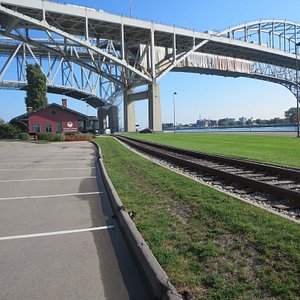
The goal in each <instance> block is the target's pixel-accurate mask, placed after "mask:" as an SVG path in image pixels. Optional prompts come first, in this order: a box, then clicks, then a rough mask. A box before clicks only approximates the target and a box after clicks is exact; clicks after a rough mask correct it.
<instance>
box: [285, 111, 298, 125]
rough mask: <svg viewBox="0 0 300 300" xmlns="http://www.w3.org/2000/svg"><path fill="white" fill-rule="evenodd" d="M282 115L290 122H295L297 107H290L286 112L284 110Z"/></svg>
mask: <svg viewBox="0 0 300 300" xmlns="http://www.w3.org/2000/svg"><path fill="white" fill-rule="evenodd" d="M284 116H285V117H286V118H287V119H288V121H289V122H290V123H296V122H297V107H291V108H290V109H288V110H287V111H286V112H284Z"/></svg>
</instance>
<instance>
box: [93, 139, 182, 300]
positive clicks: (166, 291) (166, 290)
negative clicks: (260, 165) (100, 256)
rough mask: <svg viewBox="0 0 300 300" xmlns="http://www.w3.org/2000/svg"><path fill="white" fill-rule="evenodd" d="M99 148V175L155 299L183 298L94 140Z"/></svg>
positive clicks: (97, 163) (97, 169)
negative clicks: (121, 194) (134, 218)
mask: <svg viewBox="0 0 300 300" xmlns="http://www.w3.org/2000/svg"><path fill="white" fill-rule="evenodd" d="M93 144H94V145H95V146H96V149H97V162H96V171H97V177H98V175H101V177H102V179H103V182H104V185H105V188H106V191H107V195H108V198H109V200H110V203H111V206H112V209H113V212H114V214H115V216H116V219H117V221H118V224H119V226H120V229H121V231H122V233H123V236H124V238H125V240H126V242H127V244H128V247H129V249H130V251H131V252H132V254H133V257H134V259H135V261H136V263H137V265H138V267H139V270H140V272H141V274H142V275H143V277H144V280H145V282H146V284H147V285H148V288H149V290H150V292H151V294H152V297H153V299H157V300H158V299H160V300H182V297H181V296H180V295H179V294H178V293H177V291H176V289H175V288H174V286H173V285H172V283H171V282H170V279H169V278H168V276H167V274H166V273H165V271H164V270H163V269H162V267H161V266H160V264H159V263H158V261H157V260H156V258H155V257H154V255H153V253H152V252H151V250H150V249H149V247H148V245H147V244H146V242H145V240H144V239H143V237H142V236H141V234H140V232H139V231H138V230H137V228H136V226H135V224H134V223H133V221H132V220H131V218H130V217H129V214H128V212H126V210H125V208H124V205H123V203H122V201H121V200H120V198H119V196H118V194H117V192H116V190H115V188H114V186H113V184H112V182H111V180H110V178H109V177H108V175H107V172H106V170H105V167H104V164H103V160H102V155H101V150H100V148H99V146H98V145H97V144H96V143H94V142H93Z"/></svg>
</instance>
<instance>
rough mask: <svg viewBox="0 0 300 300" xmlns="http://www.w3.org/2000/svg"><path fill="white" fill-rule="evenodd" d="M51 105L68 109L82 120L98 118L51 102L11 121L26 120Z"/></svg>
mask: <svg viewBox="0 0 300 300" xmlns="http://www.w3.org/2000/svg"><path fill="white" fill-rule="evenodd" d="M49 107H56V108H59V109H62V110H65V111H68V112H70V113H73V114H76V115H77V116H78V117H80V118H81V119H82V120H93V119H95V118H96V117H94V116H87V115H85V114H82V113H79V112H77V111H75V110H72V109H70V108H67V107H63V106H61V105H59V104H56V103H51V104H48V105H47V106H46V107H43V108H39V109H37V110H35V111H32V112H26V113H25V114H22V115H20V116H17V117H15V118H13V119H11V120H10V122H22V121H24V120H28V117H29V116H31V115H33V114H36V113H38V112H40V111H42V110H44V109H47V108H49Z"/></svg>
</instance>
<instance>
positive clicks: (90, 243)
mask: <svg viewBox="0 0 300 300" xmlns="http://www.w3.org/2000/svg"><path fill="white" fill-rule="evenodd" d="M95 158H96V154H95V148H94V146H93V145H92V144H90V143H87V142H70V143H49V144H35V143H25V142H0V299H1V300H6V299H28V300H29V299H30V300H33V299H43V300H47V299H49V300H50V299H93V300H96V299H103V300H106V299H107V300H110V299H111V300H123V299H124V300H125V299H138V300H144V299H145V300H146V299H150V297H149V295H148V290H147V289H146V286H145V283H144V282H143V280H142V278H141V275H140V273H139V271H138V269H137V267H136V265H135V263H134V261H133V259H132V257H131V255H130V253H129V251H128V249H127V246H126V243H125V242H124V240H123V237H122V235H121V232H120V230H119V228H118V225H117V224H116V222H115V220H114V218H112V211H111V208H110V205H109V202H108V199H107V195H106V193H105V190H104V188H103V185H102V183H101V180H100V184H99V185H98V184H97V180H96V170H95Z"/></svg>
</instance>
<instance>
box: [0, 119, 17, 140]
mask: <svg viewBox="0 0 300 300" xmlns="http://www.w3.org/2000/svg"><path fill="white" fill-rule="evenodd" d="M19 133H20V129H19V128H18V127H16V126H14V125H12V124H9V123H0V138H4V139H7V138H13V137H14V136H15V135H18V134H19Z"/></svg>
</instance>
